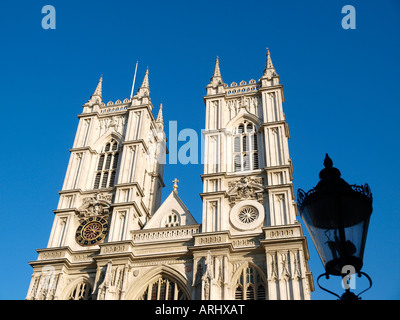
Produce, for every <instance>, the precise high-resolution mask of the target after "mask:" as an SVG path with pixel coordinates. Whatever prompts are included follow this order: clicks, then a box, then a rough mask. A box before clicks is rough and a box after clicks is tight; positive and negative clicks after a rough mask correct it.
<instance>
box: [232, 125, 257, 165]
mask: <svg viewBox="0 0 400 320" xmlns="http://www.w3.org/2000/svg"><path fill="white" fill-rule="evenodd" d="M258 167H259V166H258V142H257V131H256V126H255V125H254V124H253V123H251V122H249V121H246V120H245V121H244V122H243V123H241V124H239V125H238V126H237V127H236V129H235V131H234V135H233V171H235V172H238V171H249V170H255V169H258Z"/></svg>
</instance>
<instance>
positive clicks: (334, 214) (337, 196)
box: [297, 154, 372, 300]
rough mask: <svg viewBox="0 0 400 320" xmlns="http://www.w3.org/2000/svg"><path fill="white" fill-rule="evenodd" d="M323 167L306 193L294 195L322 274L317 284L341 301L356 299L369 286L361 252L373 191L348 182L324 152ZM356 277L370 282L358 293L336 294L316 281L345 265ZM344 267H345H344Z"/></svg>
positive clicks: (334, 273)
mask: <svg viewBox="0 0 400 320" xmlns="http://www.w3.org/2000/svg"><path fill="white" fill-rule="evenodd" d="M324 166H325V168H324V169H322V170H321V172H320V173H319V178H320V181H319V182H318V184H317V185H316V186H315V187H314V188H313V189H311V190H309V191H308V192H304V191H303V190H302V189H299V190H298V193H297V198H298V205H299V211H300V214H301V217H302V219H303V221H304V224H305V225H306V227H307V229H308V232H309V234H310V236H311V238H312V240H313V242H314V245H315V247H316V249H317V252H318V255H319V256H320V258H321V261H322V263H323V265H324V268H325V271H326V272H325V273H324V274H322V275H320V276H319V277H318V280H317V283H318V286H319V287H320V288H321V289H323V290H325V291H327V292H329V293H331V294H334V295H335V296H337V297H339V298H340V299H341V300H358V299H360V298H359V295H360V294H361V293H363V292H365V291H366V290H368V289H369V288H370V287H371V286H372V281H371V279H370V277H369V276H368V275H367V274H365V273H364V272H361V268H362V266H363V255H364V248H365V242H366V238H367V232H368V224H369V219H370V216H371V213H372V194H371V190H370V188H369V186H368V184H364V185H349V184H348V183H347V182H346V181H344V180H343V179H342V178H341V177H340V175H341V173H340V171H339V170H338V169H336V168H334V167H333V162H332V160H331V159H330V158H329V156H328V154H326V157H325V160H324ZM349 266H351V268H352V269H353V270H354V272H355V273H357V274H358V276H359V277H361V275H364V276H366V277H367V278H368V280H369V282H370V286H369V288H367V289H366V290H364V291H362V292H361V293H359V294H358V295H355V294H354V293H353V292H350V288H348V286H347V288H346V292H345V293H344V294H343V295H342V296H339V295H337V294H336V293H333V292H331V291H329V290H327V289H325V288H323V287H322V286H321V285H320V284H319V279H320V278H321V277H322V276H326V278H327V279H329V275H334V276H342V277H343V278H345V277H346V276H347V275H343V270H345V269H348V267H349ZM344 267H346V268H344Z"/></svg>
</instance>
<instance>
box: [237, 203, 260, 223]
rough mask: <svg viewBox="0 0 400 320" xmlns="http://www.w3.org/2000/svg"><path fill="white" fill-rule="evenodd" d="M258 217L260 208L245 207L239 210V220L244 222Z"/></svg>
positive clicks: (250, 221)
mask: <svg viewBox="0 0 400 320" xmlns="http://www.w3.org/2000/svg"><path fill="white" fill-rule="evenodd" d="M257 218H258V210H257V209H256V208H254V207H250V206H248V207H244V208H242V209H241V210H240V211H239V220H240V222H243V223H252V222H253V221H254V220H256V219H257Z"/></svg>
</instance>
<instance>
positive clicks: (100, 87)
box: [92, 75, 103, 98]
mask: <svg viewBox="0 0 400 320" xmlns="http://www.w3.org/2000/svg"><path fill="white" fill-rule="evenodd" d="M102 87H103V75H101V76H100V80H99V83H98V84H97V87H96V90H94V93H93V94H92V97H93V96H98V97H100V98H101V94H102Z"/></svg>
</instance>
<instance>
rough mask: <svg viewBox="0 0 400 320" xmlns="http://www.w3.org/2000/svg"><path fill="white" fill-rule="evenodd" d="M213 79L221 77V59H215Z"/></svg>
mask: <svg viewBox="0 0 400 320" xmlns="http://www.w3.org/2000/svg"><path fill="white" fill-rule="evenodd" d="M213 77H221V71H220V70H219V58H218V56H217V59H215V67H214V75H213Z"/></svg>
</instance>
